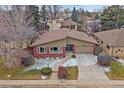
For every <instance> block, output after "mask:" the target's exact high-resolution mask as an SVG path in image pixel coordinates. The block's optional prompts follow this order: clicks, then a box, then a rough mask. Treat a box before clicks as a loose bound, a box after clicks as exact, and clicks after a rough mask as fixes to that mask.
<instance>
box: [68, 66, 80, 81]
mask: <svg viewBox="0 0 124 93" xmlns="http://www.w3.org/2000/svg"><path fill="white" fill-rule="evenodd" d="M78 72H79V71H78V66H71V67H67V79H68V80H77V79H78Z"/></svg>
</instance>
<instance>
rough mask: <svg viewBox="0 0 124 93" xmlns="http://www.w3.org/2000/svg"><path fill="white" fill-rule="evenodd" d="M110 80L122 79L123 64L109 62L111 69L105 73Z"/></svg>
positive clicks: (123, 72) (123, 73)
mask: <svg viewBox="0 0 124 93" xmlns="http://www.w3.org/2000/svg"><path fill="white" fill-rule="evenodd" d="M107 75H108V77H109V78H110V79H112V80H124V66H123V65H122V64H121V63H119V62H116V61H113V62H112V63H111V71H110V72H108V73H107Z"/></svg>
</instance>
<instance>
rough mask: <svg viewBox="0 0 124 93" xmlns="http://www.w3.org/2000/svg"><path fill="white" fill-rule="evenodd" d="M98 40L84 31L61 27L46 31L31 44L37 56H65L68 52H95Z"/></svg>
mask: <svg viewBox="0 0 124 93" xmlns="http://www.w3.org/2000/svg"><path fill="white" fill-rule="evenodd" d="M96 44H97V41H96V40H95V39H93V38H92V37H90V36H88V35H86V34H85V33H83V32H80V31H75V30H70V29H67V28H61V29H58V30H55V31H51V32H46V33H44V34H42V35H40V37H39V38H38V39H37V40H36V41H35V42H34V43H33V44H32V45H31V47H32V48H33V55H34V57H36V58H46V57H65V56H66V53H68V52H71V53H93V51H94V48H95V46H96Z"/></svg>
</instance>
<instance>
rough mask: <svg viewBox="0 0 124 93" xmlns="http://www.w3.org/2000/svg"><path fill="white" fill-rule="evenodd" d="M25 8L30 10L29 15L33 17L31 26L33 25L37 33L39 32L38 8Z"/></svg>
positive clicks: (34, 6) (31, 6)
mask: <svg viewBox="0 0 124 93" xmlns="http://www.w3.org/2000/svg"><path fill="white" fill-rule="evenodd" d="M27 8H29V9H30V11H31V14H32V16H33V18H34V20H33V24H34V27H35V29H36V30H37V31H39V30H40V24H41V23H40V17H41V16H40V12H39V7H38V6H36V5H30V6H28V7H27Z"/></svg>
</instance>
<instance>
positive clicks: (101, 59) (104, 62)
mask: <svg viewBox="0 0 124 93" xmlns="http://www.w3.org/2000/svg"><path fill="white" fill-rule="evenodd" d="M97 60H98V63H99V64H100V65H101V66H109V65H110V64H111V57H110V56H109V55H107V54H105V53H100V54H98V56H97Z"/></svg>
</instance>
